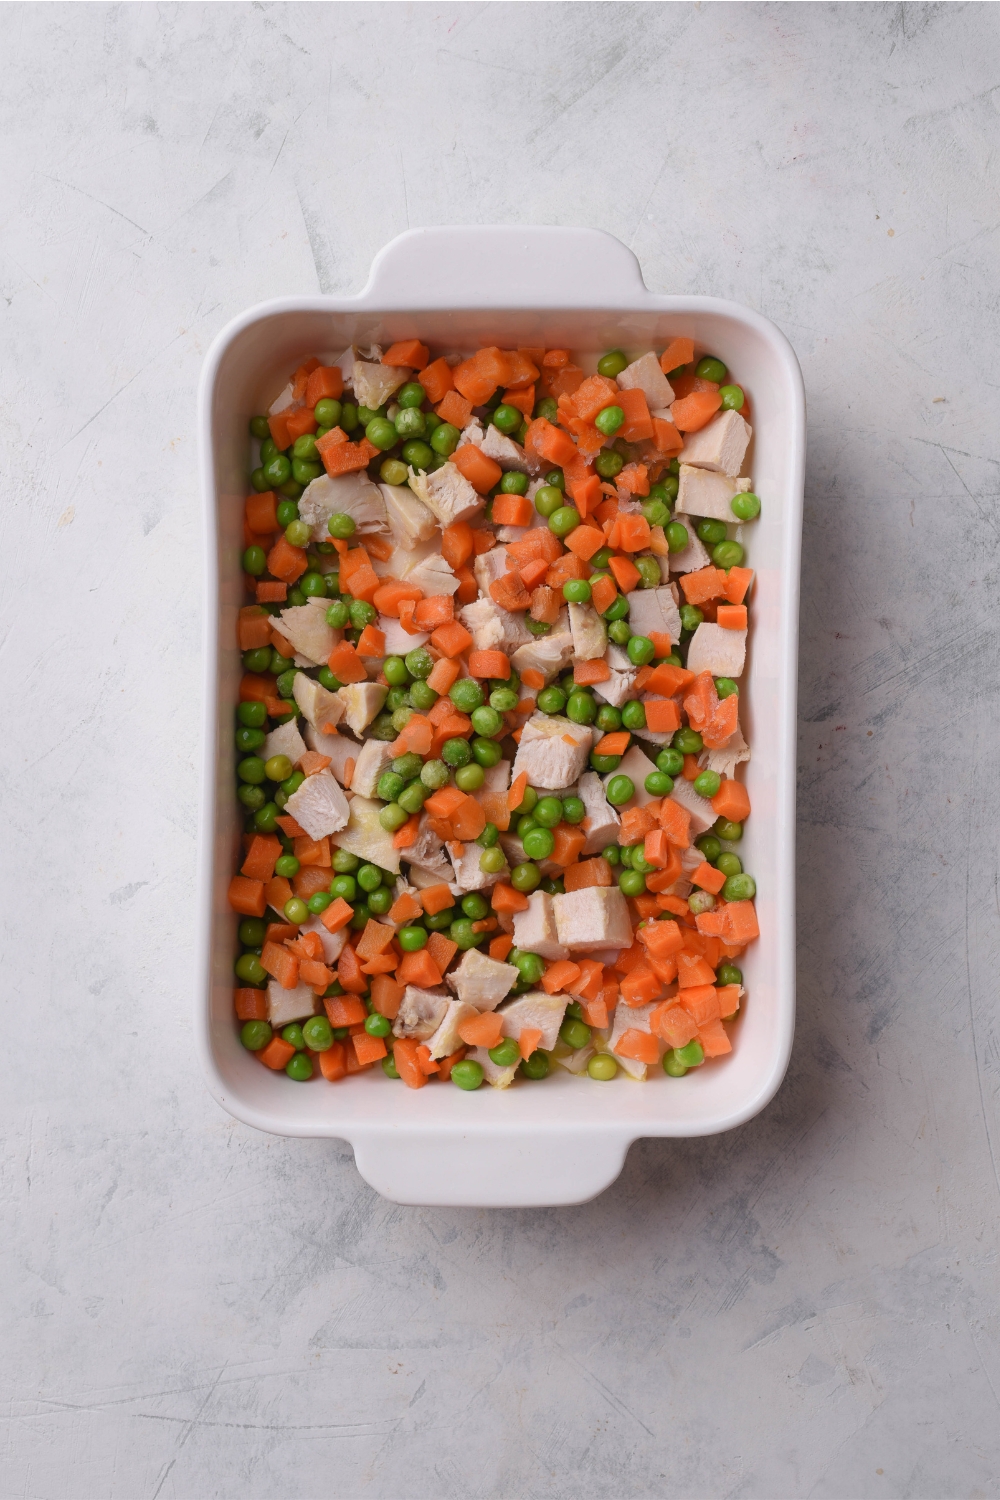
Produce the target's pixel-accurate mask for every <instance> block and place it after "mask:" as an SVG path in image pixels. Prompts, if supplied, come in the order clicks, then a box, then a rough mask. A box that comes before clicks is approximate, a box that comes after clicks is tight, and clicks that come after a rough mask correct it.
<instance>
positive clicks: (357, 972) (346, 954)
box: [337, 943, 368, 995]
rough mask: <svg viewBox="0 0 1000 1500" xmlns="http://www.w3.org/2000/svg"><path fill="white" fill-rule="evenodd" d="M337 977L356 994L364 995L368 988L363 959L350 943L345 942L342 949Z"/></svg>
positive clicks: (346, 988)
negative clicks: (362, 965)
mask: <svg viewBox="0 0 1000 1500" xmlns="http://www.w3.org/2000/svg"><path fill="white" fill-rule="evenodd" d="M337 978H338V980H339V981H340V983H341V985H342V986H343V988H344V989H345V990H350V991H351V992H352V993H353V994H355V995H363V994H364V993H365V991H366V990H367V989H368V981H367V979H366V978H365V976H364V974H362V972H361V961H360V959H359V958H358V955H357V954H356V953H355V951H354V949H353V948H352V947H351V945H350V943H345V944H344V946H343V948H341V950H340V958H339V960H338V962H337Z"/></svg>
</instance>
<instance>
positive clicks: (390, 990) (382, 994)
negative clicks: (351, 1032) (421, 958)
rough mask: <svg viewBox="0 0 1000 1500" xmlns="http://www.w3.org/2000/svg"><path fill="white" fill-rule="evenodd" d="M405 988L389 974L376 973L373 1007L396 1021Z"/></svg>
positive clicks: (373, 987)
mask: <svg viewBox="0 0 1000 1500" xmlns="http://www.w3.org/2000/svg"><path fill="white" fill-rule="evenodd" d="M403 988H404V987H403V985H401V984H400V983H398V981H397V980H395V979H392V978H390V976H389V975H388V974H378V975H376V976H375V978H374V979H373V980H372V1009H373V1010H377V1011H378V1013H379V1015H380V1016H385V1017H387V1019H388V1020H390V1021H394V1020H395V1019H396V1017H397V1015H398V1014H399V1005H400V1001H401V1000H402V998H403ZM324 1003H326V1002H324Z"/></svg>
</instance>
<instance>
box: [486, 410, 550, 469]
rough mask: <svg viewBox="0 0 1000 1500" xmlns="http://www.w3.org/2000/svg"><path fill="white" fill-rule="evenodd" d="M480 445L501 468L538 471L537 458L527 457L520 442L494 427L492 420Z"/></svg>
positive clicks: (538, 463) (488, 456)
mask: <svg viewBox="0 0 1000 1500" xmlns="http://www.w3.org/2000/svg"><path fill="white" fill-rule="evenodd" d="M481 446H482V450H483V452H484V453H485V454H486V456H487V458H492V460H493V462H494V463H496V464H499V465H500V467H501V469H505V470H506V469H516V470H517V472H518V473H519V474H537V473H538V472H539V469H540V462H539V460H538V459H536V458H529V457H528V455H527V453H526V452H525V451H524V449H523V448H522V447H521V444H520V443H515V441H514V439H513V438H510V437H507V436H506V435H505V434H504V433H502V432H501V431H500V429H499V427H494V426H493V423H492V422H491V423H490V425H489V426H488V427H487V429H486V435H485V437H484V438H483V441H482V445H481Z"/></svg>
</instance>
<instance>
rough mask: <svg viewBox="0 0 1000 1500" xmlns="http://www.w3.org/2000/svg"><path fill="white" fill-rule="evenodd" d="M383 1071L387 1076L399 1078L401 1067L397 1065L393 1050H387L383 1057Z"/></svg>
mask: <svg viewBox="0 0 1000 1500" xmlns="http://www.w3.org/2000/svg"><path fill="white" fill-rule="evenodd" d="M382 1072H383V1073H384V1074H385V1076H386V1078H398V1077H399V1069H398V1068H397V1067H396V1059H395V1058H394V1057H393V1055H392V1053H391V1052H387V1053H386V1055H385V1057H383V1059H382Z"/></svg>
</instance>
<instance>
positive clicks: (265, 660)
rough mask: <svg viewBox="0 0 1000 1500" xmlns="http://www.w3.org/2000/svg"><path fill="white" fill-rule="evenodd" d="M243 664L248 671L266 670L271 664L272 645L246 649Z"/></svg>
mask: <svg viewBox="0 0 1000 1500" xmlns="http://www.w3.org/2000/svg"><path fill="white" fill-rule="evenodd" d="M243 665H244V667H245V668H246V670H247V671H248V672H266V671H267V670H268V668H269V667H270V665H271V648H270V646H257V647H255V648H254V650H252V651H244V653H243Z"/></svg>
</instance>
